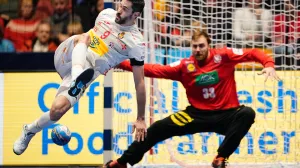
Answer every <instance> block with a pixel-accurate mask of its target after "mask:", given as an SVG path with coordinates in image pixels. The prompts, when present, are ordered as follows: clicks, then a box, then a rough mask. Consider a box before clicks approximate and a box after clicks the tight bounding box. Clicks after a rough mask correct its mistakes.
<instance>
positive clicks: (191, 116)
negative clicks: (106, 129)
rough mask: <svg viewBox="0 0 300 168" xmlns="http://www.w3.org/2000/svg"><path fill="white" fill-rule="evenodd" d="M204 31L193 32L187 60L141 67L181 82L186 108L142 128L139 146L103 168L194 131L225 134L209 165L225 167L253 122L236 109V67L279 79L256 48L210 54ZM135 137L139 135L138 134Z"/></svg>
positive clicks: (120, 166) (125, 65)
mask: <svg viewBox="0 0 300 168" xmlns="http://www.w3.org/2000/svg"><path fill="white" fill-rule="evenodd" d="M210 42H211V40H210V38H209V36H208V34H207V33H206V32H203V31H196V32H195V33H194V34H193V36H192V54H193V55H192V56H191V57H190V58H185V59H182V60H181V61H178V62H175V63H172V64H170V65H159V64H145V66H144V70H145V76H147V77H152V78H164V79H171V80H176V81H180V82H181V83H182V85H183V86H184V88H185V89H186V94H187V98H188V100H189V103H190V104H191V105H190V106H188V107H186V109H185V110H183V111H179V112H177V113H175V114H172V115H170V116H169V117H166V118H164V119H162V120H159V121H156V122H155V123H153V124H152V125H151V126H150V127H149V128H148V129H147V136H146V137H145V139H144V141H134V142H133V143H132V144H131V145H130V146H129V148H128V149H127V150H126V151H125V152H124V154H123V155H122V156H121V157H120V158H119V159H118V160H116V161H110V162H108V163H107V164H106V167H107V168H126V164H127V163H129V164H130V165H134V164H136V163H138V162H139V161H140V160H141V159H142V157H143V155H144V153H146V152H147V151H148V150H149V149H150V148H151V147H152V146H154V145H155V144H156V143H158V142H160V141H163V140H165V139H168V138H170V137H173V136H182V135H186V134H194V133H199V132H215V133H218V134H222V135H225V139H224V141H223V142H222V144H221V145H220V146H219V148H218V154H217V155H216V157H215V158H214V160H213V162H212V167H214V168H224V167H225V166H226V164H225V163H226V160H227V159H228V158H229V156H230V155H231V154H232V153H233V152H234V151H235V150H236V149H237V147H238V146H239V144H240V142H241V140H242V138H243V137H244V136H245V135H246V133H247V132H248V130H249V129H250V127H251V125H252V124H253V123H254V118H255V111H254V110H253V109H252V108H251V107H247V106H244V105H240V104H239V101H238V97H237V90H236V83H235V80H234V71H235V65H236V64H238V63H241V62H248V61H255V62H259V63H261V64H262V65H263V66H264V68H263V70H262V71H261V72H260V73H259V74H260V75H262V74H264V75H265V81H266V80H267V79H268V78H272V79H276V80H280V79H279V77H278V76H277V74H276V72H275V69H274V61H273V59H272V58H271V57H268V56H267V55H266V54H265V53H263V52H262V51H260V50H258V49H231V48H223V49H213V48H210V46H209V45H210ZM119 67H120V68H121V69H124V70H128V71H132V67H131V66H130V62H128V61H125V62H122V63H121V64H120V66H119ZM138 135H139V134H138Z"/></svg>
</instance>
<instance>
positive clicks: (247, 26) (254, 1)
mask: <svg viewBox="0 0 300 168" xmlns="http://www.w3.org/2000/svg"><path fill="white" fill-rule="evenodd" d="M261 4H262V0H248V5H247V7H244V8H240V9H237V10H236V11H235V12H234V15H233V38H234V39H235V40H236V43H237V44H236V46H235V47H238V48H253V47H255V48H257V47H258V48H262V47H266V46H264V43H265V42H268V41H269V39H270V38H269V37H270V33H271V24H272V13H271V11H270V10H268V9H263V8H261Z"/></svg>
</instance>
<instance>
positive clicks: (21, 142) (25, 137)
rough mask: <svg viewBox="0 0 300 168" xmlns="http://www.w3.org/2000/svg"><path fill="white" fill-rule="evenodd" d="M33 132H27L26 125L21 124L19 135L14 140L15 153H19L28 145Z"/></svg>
mask: <svg viewBox="0 0 300 168" xmlns="http://www.w3.org/2000/svg"><path fill="white" fill-rule="evenodd" d="M34 135H35V133H32V132H29V130H28V128H27V125H24V126H23V131H22V134H21V136H20V137H19V138H18V139H17V140H16V141H15V143H14V147H13V151H14V153H15V154H16V155H21V154H22V153H23V152H24V151H25V150H26V149H27V147H28V144H29V142H30V140H31V138H32V137H33V136H34Z"/></svg>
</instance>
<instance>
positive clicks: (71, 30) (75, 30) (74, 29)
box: [67, 22, 83, 37]
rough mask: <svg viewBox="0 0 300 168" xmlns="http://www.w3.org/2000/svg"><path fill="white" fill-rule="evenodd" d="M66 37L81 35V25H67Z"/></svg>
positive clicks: (74, 23)
mask: <svg viewBox="0 0 300 168" xmlns="http://www.w3.org/2000/svg"><path fill="white" fill-rule="evenodd" d="M67 29H68V36H69V37H70V36H73V35H76V34H82V33H83V29H82V25H81V23H80V22H72V23H69V25H68V28H67Z"/></svg>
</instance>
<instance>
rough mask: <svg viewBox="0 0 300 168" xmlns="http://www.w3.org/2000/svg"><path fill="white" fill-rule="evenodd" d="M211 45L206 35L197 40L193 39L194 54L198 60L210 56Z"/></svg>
mask: <svg viewBox="0 0 300 168" xmlns="http://www.w3.org/2000/svg"><path fill="white" fill-rule="evenodd" d="M208 49H209V45H208V43H207V40H206V38H205V37H203V36H201V37H199V38H198V39H197V40H193V41H192V52H193V56H194V57H195V58H196V60H198V61H203V60H205V59H206V58H207V56H208Z"/></svg>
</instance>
